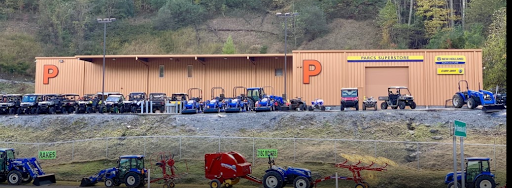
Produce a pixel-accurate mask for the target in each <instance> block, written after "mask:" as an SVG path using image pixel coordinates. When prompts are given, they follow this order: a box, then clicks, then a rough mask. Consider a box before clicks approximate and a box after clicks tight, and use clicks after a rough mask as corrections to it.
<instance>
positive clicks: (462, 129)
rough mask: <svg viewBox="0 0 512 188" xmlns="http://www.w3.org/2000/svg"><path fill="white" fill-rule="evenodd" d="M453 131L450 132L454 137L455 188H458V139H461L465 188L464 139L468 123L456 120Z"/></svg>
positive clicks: (462, 175) (461, 161)
mask: <svg viewBox="0 0 512 188" xmlns="http://www.w3.org/2000/svg"><path fill="white" fill-rule="evenodd" d="M453 125H454V126H453V130H450V132H451V133H452V135H451V136H453V181H454V184H453V185H454V187H455V188H457V144H456V143H457V138H456V137H460V164H461V172H462V173H461V177H460V179H461V186H462V187H461V188H464V187H465V185H464V183H465V180H466V179H465V177H464V168H465V167H464V165H465V164H464V138H465V137H466V123H465V122H462V121H458V120H455V122H454V123H453Z"/></svg>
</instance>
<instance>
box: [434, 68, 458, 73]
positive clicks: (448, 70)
mask: <svg viewBox="0 0 512 188" xmlns="http://www.w3.org/2000/svg"><path fill="white" fill-rule="evenodd" d="M437 74H464V68H437Z"/></svg>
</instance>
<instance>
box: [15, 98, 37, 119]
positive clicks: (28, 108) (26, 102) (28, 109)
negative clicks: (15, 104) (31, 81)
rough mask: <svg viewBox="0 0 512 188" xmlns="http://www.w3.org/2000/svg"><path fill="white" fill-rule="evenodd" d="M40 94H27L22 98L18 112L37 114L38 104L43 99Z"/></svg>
mask: <svg viewBox="0 0 512 188" xmlns="http://www.w3.org/2000/svg"><path fill="white" fill-rule="evenodd" d="M42 98H43V96H42V95H40V94H25V95H23V98H22V99H21V103H20V107H19V108H18V109H17V110H16V114H36V110H37V105H38V103H39V102H41V101H42V100H43V99H42Z"/></svg>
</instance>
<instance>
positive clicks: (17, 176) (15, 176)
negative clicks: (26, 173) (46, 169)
mask: <svg viewBox="0 0 512 188" xmlns="http://www.w3.org/2000/svg"><path fill="white" fill-rule="evenodd" d="M22 179H23V177H22V176H21V172H20V171H17V170H13V171H10V172H9V174H7V181H8V182H9V184H11V185H19V184H21V181H22Z"/></svg>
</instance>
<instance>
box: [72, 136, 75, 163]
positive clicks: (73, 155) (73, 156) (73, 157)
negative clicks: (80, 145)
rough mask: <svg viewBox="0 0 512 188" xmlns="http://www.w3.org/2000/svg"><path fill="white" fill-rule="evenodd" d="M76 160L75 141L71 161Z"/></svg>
mask: <svg viewBox="0 0 512 188" xmlns="http://www.w3.org/2000/svg"><path fill="white" fill-rule="evenodd" d="M74 159H75V141H74V140H73V146H72V147H71V161H73V160H74Z"/></svg>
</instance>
